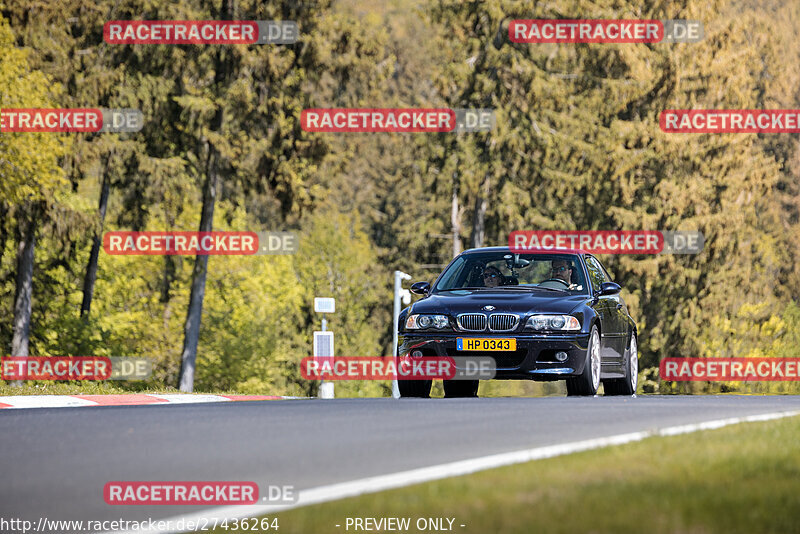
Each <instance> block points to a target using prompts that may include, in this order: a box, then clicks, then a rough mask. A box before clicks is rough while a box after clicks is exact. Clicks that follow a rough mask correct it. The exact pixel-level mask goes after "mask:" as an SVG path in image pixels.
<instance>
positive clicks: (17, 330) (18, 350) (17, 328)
mask: <svg viewBox="0 0 800 534" xmlns="http://www.w3.org/2000/svg"><path fill="white" fill-rule="evenodd" d="M36 211H37V210H36V206H35V205H30V204H28V205H27V206H26V207H24V208H23V209H20V210H19V212H18V215H17V217H18V218H17V239H18V241H19V246H18V248H17V286H16V293H15V295H14V334H13V337H12V339H11V356H28V355H29V352H28V345H29V342H30V333H31V300H32V298H33V260H34V254H33V252H34V245H35V242H36V221H37V213H36ZM14 385H15V386H20V385H22V382H21V381H16V382H14Z"/></svg>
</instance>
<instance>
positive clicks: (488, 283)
mask: <svg viewBox="0 0 800 534" xmlns="http://www.w3.org/2000/svg"><path fill="white" fill-rule="evenodd" d="M504 278H505V277H504V276H503V273H501V272H500V269H498V268H497V267H487V268H486V269H484V271H483V285H484V287H497V286H499V285H502V284H503V282H504V281H505V280H504Z"/></svg>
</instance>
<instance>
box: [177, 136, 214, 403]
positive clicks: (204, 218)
mask: <svg viewBox="0 0 800 534" xmlns="http://www.w3.org/2000/svg"><path fill="white" fill-rule="evenodd" d="M208 150H209V157H208V165H207V171H206V179H205V183H204V184H203V211H202V214H201V215H200V231H201V232H210V231H211V230H212V229H213V222H214V206H215V204H216V201H217V191H218V189H219V174H218V169H217V164H218V162H217V154H216V149H215V148H214V147H213V146H212V145H211V143H209V144H208ZM207 272H208V255H206V254H201V255H198V256H195V260H194V269H193V270H192V292H191V295H190V296H189V310H188V312H187V313H186V325H185V327H184V338H183V352H182V353H181V372H180V379H179V381H180V382H179V384H178V387H179V388H180V390H181V391H185V392H191V391H193V390H194V368H195V361H196V360H197V342H198V339H199V337H200V319H201V317H202V315H203V297H205V294H206V274H207Z"/></svg>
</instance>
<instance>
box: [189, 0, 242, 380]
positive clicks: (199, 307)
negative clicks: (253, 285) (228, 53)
mask: <svg viewBox="0 0 800 534" xmlns="http://www.w3.org/2000/svg"><path fill="white" fill-rule="evenodd" d="M234 4H235V2H234V0H221V1H220V12H219V18H220V20H231V15H232V14H233V13H234V11H235V6H234ZM222 54H223V51H222V47H220V49H218V50H217V54H216V57H215V58H214V72H215V74H214V84H215V87H216V88H217V89H218V90H219V91H223V90H224V89H223V88H224V87H226V86H227V81H228V79H229V78H230V69H231V65H230V61H226V60H225V59H224V58H223V57H222ZM220 106H221V104H220ZM222 119H223V110H222V108H221V107H219V108H217V112H216V114H215V115H214V118H213V119H212V121H211V130H212V131H215V132H218V131H220V130H221V129H222ZM206 147H207V153H208V158H207V160H206V179H205V182H204V184H203V210H202V213H201V214H200V231H201V232H210V231H211V230H212V229H213V223H214V206H215V205H216V202H217V193H218V191H219V186H220V176H219V174H220V161H219V160H220V154H219V152H218V151H217V149H216V148H215V147H214V145H213V143H212V142H211V141H209V140H206ZM207 273H208V255H206V254H202V255H198V256H195V260H194V269H193V270H192V292H191V294H190V296H189V309H188V311H187V312H186V324H185V326H184V337H183V351H182V352H181V372H180V375H179V376H180V378H179V379H178V380H179V383H178V387H179V388H180V390H181V391H184V392H187V393H189V392H191V391H193V390H194V369H195V362H196V361H197V342H198V340H199V338H200V319H201V318H202V315H203V297H205V294H206V274H207Z"/></svg>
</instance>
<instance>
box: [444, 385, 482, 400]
mask: <svg viewBox="0 0 800 534" xmlns="http://www.w3.org/2000/svg"><path fill="white" fill-rule="evenodd" d="M479 384H480V381H479V380H445V381H444V396H445V398H446V399H453V398H457V397H477V396H478V385H479Z"/></svg>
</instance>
